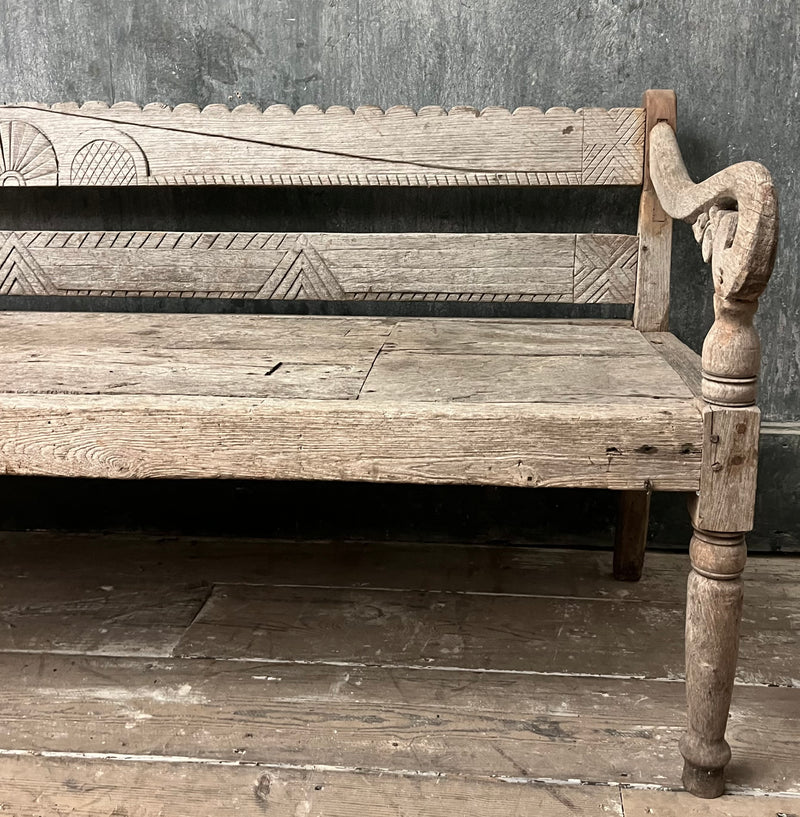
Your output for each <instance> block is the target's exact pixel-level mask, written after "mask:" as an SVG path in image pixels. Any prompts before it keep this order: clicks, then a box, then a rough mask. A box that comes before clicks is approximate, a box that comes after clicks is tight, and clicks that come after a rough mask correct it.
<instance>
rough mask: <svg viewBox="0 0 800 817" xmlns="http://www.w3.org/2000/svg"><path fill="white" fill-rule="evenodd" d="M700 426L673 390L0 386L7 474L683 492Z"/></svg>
mask: <svg viewBox="0 0 800 817" xmlns="http://www.w3.org/2000/svg"><path fill="white" fill-rule="evenodd" d="M651 404H655V405H651ZM648 406H649V408H648ZM333 431H335V432H336V433H335V434H332V432H333ZM700 433H701V427H700V419H699V415H698V413H697V411H696V409H695V408H694V407H692V406H689V405H687V404H686V403H685V402H684V401H679V400H658V401H650V403H648V402H647V401H637V400H630V401H626V402H621V403H620V404H617V405H615V404H613V403H609V404H605V405H603V406H600V407H597V408H593V407H592V406H590V405H587V404H575V405H568V404H558V403H539V404H536V403H533V404H528V405H527V406H526V405H523V404H519V403H492V404H484V405H481V404H479V403H469V404H466V403H458V404H444V403H442V404H431V403H424V404H419V403H401V404H389V403H387V402H380V401H377V400H376V401H369V400H367V401H361V400H358V401H352V400H349V401H338V400H269V399H268V400H257V399H250V398H220V397H202V398H200V397H195V398H193V397H183V396H180V397H178V396H169V395H166V396H159V397H153V396H149V395H94V396H92V395H57V394H56V395H22V394H19V395H10V394H6V395H3V396H1V397H0V466H2V469H3V470H4V472H5V473H6V474H48V475H54V476H96V477H100V476H102V477H112V478H114V477H115V478H126V479H130V478H139V479H141V478H153V477H215V478H263V479H266V478H274V479H319V478H325V479H347V480H367V481H395V482H426V483H463V482H469V483H476V484H489V485H518V486H527V487H536V486H542V487H543V486H548V485H550V486H555V485H569V486H583V487H603V488H614V489H619V490H625V489H636V488H639V487H640V486H643V485H644V483H645V480H650V482H651V483H652V484H653V486H654V488H655V489H656V490H676V491H686V490H696V488H697V485H698V478H699V469H700V454H699V451H700V447H699V446H700ZM187 451H190V452H191V456H190V457H187Z"/></svg>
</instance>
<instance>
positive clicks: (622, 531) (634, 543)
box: [614, 491, 650, 582]
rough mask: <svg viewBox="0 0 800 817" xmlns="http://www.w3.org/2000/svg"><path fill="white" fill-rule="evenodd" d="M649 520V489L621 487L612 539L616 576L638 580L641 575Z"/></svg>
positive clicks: (616, 577) (622, 579)
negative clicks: (614, 533)
mask: <svg viewBox="0 0 800 817" xmlns="http://www.w3.org/2000/svg"><path fill="white" fill-rule="evenodd" d="M649 520H650V491H620V494H619V508H618V510H617V530H616V536H615V539H614V578H615V579H617V580H619V581H623V582H638V581H639V579H640V578H641V577H642V566H643V565H644V550H645V547H646V545H647V523H648V522H649Z"/></svg>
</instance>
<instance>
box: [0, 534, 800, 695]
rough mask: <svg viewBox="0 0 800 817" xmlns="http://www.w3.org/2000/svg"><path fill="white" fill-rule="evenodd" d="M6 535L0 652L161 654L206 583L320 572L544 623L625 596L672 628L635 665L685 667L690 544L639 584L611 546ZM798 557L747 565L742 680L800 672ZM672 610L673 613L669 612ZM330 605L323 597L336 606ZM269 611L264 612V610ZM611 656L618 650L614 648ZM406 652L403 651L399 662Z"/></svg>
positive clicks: (302, 579)
mask: <svg viewBox="0 0 800 817" xmlns="http://www.w3.org/2000/svg"><path fill="white" fill-rule="evenodd" d="M0 545H1V546H2V549H3V553H4V560H3V564H2V566H0V583H1V584H2V587H3V594H2V600H1V603H0V620H2V621H4V622H6V624H7V625H8V626H6V627H5V628H3V629H2V630H0V650H3V651H8V650H23V651H27V652H42V651H43V652H53V651H71V652H82V653H99V654H107V653H113V654H115V655H130V656H136V655H151V656H161V657H165V656H167V655H169V654H170V653H171V650H172V649H173V648H174V646H175V644H176V643H177V641H178V639H179V638H180V636H181V635H182V633H183V632H184V631H185V629H186V627H187V626H188V624H189V623H190V622H191V620H192V619H193V618H194V616H195V615H196V613H197V611H198V608H199V605H200V604H201V603H202V602H203V600H204V599H205V598H206V597H207V596H208V595H209V594H210V592H211V588H212V585H215V584H216V585H220V584H222V585H236V584H249V585H262V586H264V588H265V589H264V599H266V597H267V593H268V590H267V589H266V588H267V587H273V586H284V587H286V586H290V585H291V586H295V587H299V586H302V585H308V584H309V583H312V582H313V584H314V585H315V586H316V590H315V591H314V592H316V591H318V590H319V589H321V588H328V590H329V591H330V593H331V594H333V595H335V594H336V589H337V588H338V590H340V591H345V590H348V589H349V590H352V591H355V592H358V593H363V592H368V593H372V596H371V598H372V599H373V600H374V599H377V600H378V601H379V600H380V599H381V598H384V597H385V598H387V599H388V600H389V601H391V598H392V596H391V595H389V596H388V597H387V596H386V594H385V591H387V590H390V591H411V593H410V594H409V596H408V597H409V598H412V599H419V598H424V597H425V596H424V594H425V591H432V590H435V591H439V592H441V593H442V595H444V596H445V597H448V598H449V597H451V596H453V595H455V596H456V597H462V596H466V597H467V598H466V599H464V601H465V604H466V605H467V606H468V607H470V609H472V610H473V611H474V610H476V609H480V598H479V597H481V596H483V595H487V594H489V595H494V596H502V595H514V596H518V597H520V598H523V599H531V598H532V597H547V598H548V599H549V602H548V604H549V605H550V607H549V608H548V606H547V605H543V606H541V607H537V609H540V610H542V609H543V610H545V613H544V614H543V616H544V617H543V618H542V626H544V620H545V619H547V620H556V619H557V616H558V615H559V614H560V612H559V611H561V610H562V606H564V607H565V606H566V604H565V600H567V599H572V600H574V599H580V600H581V601H580V604H579V605H578V606H579V607H580V606H582V605H584V604H585V605H586V606H587V607H588V608H589V609H591V610H595V611H598V610H599V612H597V613H596V615H597V617H598V618H599V619H602V608H600V607H599V603H601V602H605V603H610V602H614V603H616V605H617V606H616V607H615V609H619V605H622V604H626V605H629V606H631V607H632V608H633V611H632V612H629V613H626V614H624V615H623V616H622V619H623V620H626V621H627V620H629V619H632V617H633V616H634V615H635V611H636V610H642V609H645V607H644V606H643V605H646V609H648V610H652V611H653V612H652V615H653V616H654V618H655V619H656V620H658V621H664V622H665V626H667V624H666V619H668V620H669V627H670V628H672V629H670V630H669V632H665V633H664V634H663V635H660V636H659V638H660V639H662V640H663V644H664V645H665V647H664V649H665V656H661V655H654V654H653V653H651V652H650V651H647V650H639V649H636V650H634V651H633V652H632V653H631V655H630V657H631V659H633V658H634V657H635V658H636V659H637V660H639V659H640V661H639V663H637V664H636V665H635V667H634V669H635V671H636V674H649V675H651V676H653V675H658V674H663V673H665V672H666V673H667V674H668V675H669V676H677V675H680V674H681V673H682V672H683V665H682V657H681V654H680V644H681V637H680V625H681V616H682V614H681V610H682V609H683V605H684V602H685V596H686V568H687V564H686V557H685V555H683V554H664V553H659V552H657V551H651V552H650V553H649V554H648V557H647V570H646V571H645V573H644V575H643V577H642V579H641V581H640V582H638V583H635V584H631V583H625V584H623V583H620V582H616V581H614V579H613V577H612V575H611V555H610V554H609V553H607V552H603V551H596V550H595V551H586V550H574V549H573V550H563V549H557V548H552V547H547V548H530V547H517V548H511V547H508V546H503V547H499V546H474V545H473V546H462V545H441V544H438V545H437V544H435V543H430V542H411V543H384V542H381V543H376V542H346V541H303V542H298V541H284V542H281V541H268V542H265V541H263V540H257V539H250V540H248V539H239V538H235V539H232V538H216V539H215V538H180V537H163V536H155V535H143V534H119V533H115V534H105V535H100V534H65V533H55V532H35V533H28V532H4V533H3V534H2V536H0ZM65 554H66V555H65ZM67 556H68V557H69V558H67ZM432 564H435V565H436V570H435V571H432V570H431V565H432ZM794 567H795V565H794V563H793V562H791V561H790V560H785V559H784V560H776V559H770V558H753V559H751V560H750V562H749V564H748V567H747V583H748V602H747V608H746V609H747V616H746V621H745V623H744V642H743V643H744V646H743V657H744V664H743V665H742V670H741V672H742V675H741V678H742V680H744V681H746V682H748V683H755V682H758V681H759V679H760V680H761V681H763V682H769V683H790V682H791V678H792V676H793V674H794V675H795V676H796V674H797V667H796V665H795V664H794V663H793V661H794V659H793V657H792V655H791V654H788V653H791V650H790V648H789V646H788V645H790V644H791V643H792V642H791V638H792V630H793V626H794V624H793V621H794V618H793V616H794V606H793V605H794V599H795V597H796V596H797V594H798V592H800V577H798V575H797V571H796V570H795V569H794ZM405 597H406V596H405V595H403V594H400V595H399V596H397V598H405ZM491 603H495V602H491ZM531 603H532V604H534V605H539V604H540V602H531ZM570 603H571V602H570ZM448 604H449V602H448ZM576 604H577V602H576ZM344 608H345V609H346V605H344ZM665 608H666V609H667V610H668V611H670V612H669V613H665V612H664V610H665ZM426 609H427V608H425V607H424V606H421V605H419V604H417V605H416V606H415V607H414V611H415V612H414V614H415V615H421V616H422V618H423V619H424V618H425V615H426V612H425V610H426ZM437 609H438V610H444V609H445V608H436V607H435V606H434V608H433V610H432V612H431V615H434V616H435V615H436V614H437ZM449 609H451V610H452V607H450V608H449ZM331 610H332V608H331V607H329V608H328V611H329V613H330V611H331ZM548 610H549V612H548ZM409 612H411V608H409ZM456 612H457V613H458V614H460V613H459V611H456ZM329 613H326V618H327V620H330V615H329ZM487 615H488V613H487ZM569 615H570V616H577V615H579V612H578V610H572V611H571V612H570V613H569ZM592 615H593V614H590V613H586V614H585V616H584V617H585V618H586V619H587V624H586V626H587V627H588V628H590V629H593V627H594V625H592V624H591V619H592ZM665 616H666V618H665ZM523 617H524V618H526V617H525V616H523ZM268 618H269V615H266V616H265V620H266V619H268ZM474 618H475V616H471V617H470V620H472V619H474ZM259 623H260V624H261V623H262V622H259ZM431 626H432V625H431ZM631 626H632V627H633V628H634V629H636V628H635V625H633V624H632V625H631ZM530 627H531V628H532V629H533V628H538V627H539V624H537V623H535V622H534V623H532V624H530ZM556 632H557V631H556ZM596 633H597V639H596V640H599V641H600V642H602V644H608V643H610V640H613V639H619V638H627V636H626V635H625V634H622V635H620V634H618V633H617V631H616V630H614V629H609V628H601V629H598V630H596ZM575 637H579V638H583V637H584V636H582V635H581V634H580V633H574V632H573V631H572V630H570V631H567V630H566V629H565V630H564V631H563V632H562V633H561V636H559V638H557V639H555V640H554V642H553V643H554V644H555V643H556V642H558V643H560V644H561V645H563V646H561V647H560V648H559V650H558V653H556V654H555V655H554V654H553V653H542V655H543V656H544V658H545V659H546V660H548V661H553V660H559V656H560V658H561V659H563V658H564V656H568V655H570V648H569V646H568V645H569V643H570V642H571V640H572V639H573V638H575ZM445 646H447V645H445ZM592 649H593V650H594V652H593V654H594V655H595V656H596V655H598V654H599V652H600V651H601V650H602V649H603V648H602V647H601V646H599V645H598V646H597V647H596V648H592ZM608 652H609V654H610V655H612V657H613V656H614V653H613V651H612V650H610V649H609V650H608ZM462 655H463V653H462ZM408 657H409V656H408V655H405V656H403V655H400V656H397V658H398V659H399V660H404V659H406V660H407V659H408ZM457 657H458V656H457ZM575 660H578V659H575ZM613 660H617V658H616V657H613ZM658 661H661V662H662V663H661V664H658ZM664 662H668V663H666V664H665V663H664ZM628 669H631V666H628Z"/></svg>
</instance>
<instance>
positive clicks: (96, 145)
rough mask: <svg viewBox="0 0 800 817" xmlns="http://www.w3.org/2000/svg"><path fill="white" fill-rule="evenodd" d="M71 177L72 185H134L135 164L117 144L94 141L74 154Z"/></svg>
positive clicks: (108, 141)
mask: <svg viewBox="0 0 800 817" xmlns="http://www.w3.org/2000/svg"><path fill="white" fill-rule="evenodd" d="M71 175H72V183H73V184H83V185H92V184H107V185H124V184H135V183H136V164H135V162H134V160H133V156H131V154H130V151H128V150H127V148H125V147H123V146H122V145H120V144H119V143H118V142H113V141H111V140H110V139H95V140H94V141H93V142H89V144H87V145H84V146H83V147H82V148H81V149H80V150H79V151H78V152H77V153H76V154H75V158H74V159H73V160H72V173H71Z"/></svg>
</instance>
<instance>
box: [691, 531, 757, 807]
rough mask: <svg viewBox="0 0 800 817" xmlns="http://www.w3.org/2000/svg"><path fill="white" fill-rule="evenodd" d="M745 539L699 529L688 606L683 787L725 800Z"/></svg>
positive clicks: (695, 538) (701, 795) (692, 556)
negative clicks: (729, 712) (729, 725)
mask: <svg viewBox="0 0 800 817" xmlns="http://www.w3.org/2000/svg"><path fill="white" fill-rule="evenodd" d="M746 557H747V551H746V546H745V541H744V534H743V533H715V532H711V531H705V530H697V529H695V532H694V536H693V537H692V545H691V559H692V572H691V573H690V574H689V584H688V596H687V600H686V697H687V704H688V714H689V726H688V729H687V731H686V734H685V735H684V736H683V738H682V739H681V744H680V746H681V754H682V755H683V757H684V760H685V761H686V763H685V766H684V772H683V785H684V787H685V788H686V790H687V791H689V792H691V793H692V794H694V795H696V796H697V797H707V798H710V797H719V796H720V795H721V794H722V792H723V789H724V786H725V781H724V777H723V775H724V769H725V766H726V765H727V763H728V761H729V760H730V757H731V750H730V747H729V746H728V744H727V742H726V741H725V727H726V725H727V722H728V711H729V709H730V704H731V694H732V692H733V680H734V676H735V674H736V658H737V655H738V651H739V623H740V621H741V616H742V597H743V592H742V579H741V573H742V570H743V569H744V563H745V559H746Z"/></svg>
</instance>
